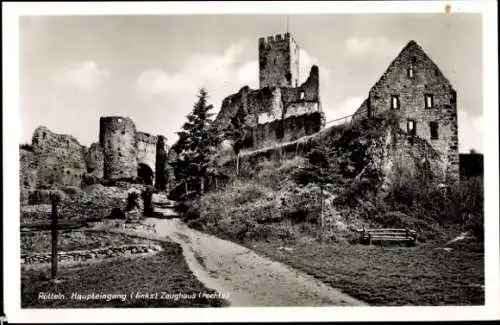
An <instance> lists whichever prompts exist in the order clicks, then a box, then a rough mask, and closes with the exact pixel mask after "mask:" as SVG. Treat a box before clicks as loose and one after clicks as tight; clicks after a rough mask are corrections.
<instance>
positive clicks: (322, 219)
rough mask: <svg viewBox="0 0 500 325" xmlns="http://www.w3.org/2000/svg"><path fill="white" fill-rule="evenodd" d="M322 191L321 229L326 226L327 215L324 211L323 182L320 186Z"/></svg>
mask: <svg viewBox="0 0 500 325" xmlns="http://www.w3.org/2000/svg"><path fill="white" fill-rule="evenodd" d="M320 193H321V229H322V231H323V229H324V227H325V215H324V213H323V184H321V186H320Z"/></svg>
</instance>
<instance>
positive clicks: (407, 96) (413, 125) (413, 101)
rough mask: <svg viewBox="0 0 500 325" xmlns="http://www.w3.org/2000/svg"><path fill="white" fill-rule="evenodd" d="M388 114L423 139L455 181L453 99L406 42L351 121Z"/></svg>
mask: <svg viewBox="0 0 500 325" xmlns="http://www.w3.org/2000/svg"><path fill="white" fill-rule="evenodd" d="M389 110H390V111H392V112H393V113H394V114H395V115H396V116H397V117H398V119H399V125H400V128H401V129H402V130H404V131H406V132H407V135H408V143H409V144H412V141H413V140H412V138H414V137H419V138H421V139H425V140H426V141H428V142H429V144H430V145H431V146H432V147H433V148H434V149H435V150H436V151H437V152H439V153H440V155H441V159H442V161H443V163H442V166H441V167H442V172H443V173H444V174H445V175H446V177H447V178H450V179H457V178H458V177H459V154H458V123H457V95H456V91H455V89H454V88H453V86H452V85H451V84H450V82H449V81H448V79H446V77H445V76H444V75H443V74H442V72H441V70H440V69H439V68H438V66H437V65H436V64H435V63H434V62H433V61H432V60H431V59H430V58H429V57H428V56H427V54H426V53H425V52H424V51H423V49H422V48H421V47H420V46H419V45H418V44H417V43H416V42H415V41H410V42H409V43H408V44H407V45H406V46H405V47H404V48H403V49H402V51H401V52H400V53H399V55H398V56H397V57H396V58H395V59H394V60H393V61H392V63H391V64H390V65H389V67H388V68H387V70H386V71H385V72H384V74H383V75H382V77H381V78H380V79H379V80H378V81H377V82H376V83H375V85H374V86H373V87H372V88H371V89H370V91H369V95H368V98H367V99H366V100H365V101H364V102H363V104H362V105H361V107H360V108H359V109H358V110H357V111H356V113H355V114H354V116H353V119H360V118H365V117H367V116H368V117H370V116H376V115H379V114H381V113H383V112H386V111H389Z"/></svg>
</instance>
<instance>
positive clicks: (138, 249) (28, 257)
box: [21, 244, 163, 264]
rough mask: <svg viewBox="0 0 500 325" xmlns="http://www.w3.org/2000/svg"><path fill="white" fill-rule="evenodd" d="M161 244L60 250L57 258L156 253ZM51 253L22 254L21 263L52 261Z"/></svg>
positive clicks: (99, 257) (103, 257)
mask: <svg viewBox="0 0 500 325" xmlns="http://www.w3.org/2000/svg"><path fill="white" fill-rule="evenodd" d="M162 250H163V248H162V247H161V246H160V245H151V244H150V245H146V244H142V245H123V246H118V247H103V248H95V249H89V250H81V251H69V252H59V253H58V254H57V260H58V262H61V263H65V262H66V263H67V262H85V261H90V260H95V259H105V258H111V257H117V256H122V255H125V256H127V255H134V254H144V253H155V252H159V251H162ZM51 257H52V255H51V253H32V254H23V255H22V256H21V264H43V263H50V262H51Z"/></svg>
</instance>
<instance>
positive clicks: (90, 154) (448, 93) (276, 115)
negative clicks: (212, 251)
mask: <svg viewBox="0 0 500 325" xmlns="http://www.w3.org/2000/svg"><path fill="white" fill-rule="evenodd" d="M258 46H259V89H250V88H249V87H248V86H245V87H243V88H241V89H240V91H239V92H238V93H235V94H232V95H229V96H227V97H226V98H225V99H224V100H223V101H222V105H221V109H220V112H219V113H218V115H217V117H216V119H215V125H217V126H218V127H219V128H220V129H222V130H227V129H229V128H234V129H236V130H240V131H243V137H242V139H236V140H240V148H239V149H243V150H245V151H246V152H247V154H251V153H252V152H253V151H255V150H256V149H262V148H271V147H279V146H290V143H292V144H293V142H294V141H295V140H299V139H301V138H302V137H304V136H307V135H313V137H315V136H316V135H315V134H316V133H318V132H320V131H322V130H323V129H324V126H325V119H324V113H323V111H322V107H321V100H320V92H319V68H318V67H317V66H312V68H311V70H310V72H309V76H308V78H307V79H306V81H305V82H303V83H302V84H299V66H300V58H299V53H300V49H299V46H298V45H297V43H296V42H295V40H294V39H293V38H292V37H291V35H290V34H289V33H286V34H284V35H275V36H269V37H267V38H260V39H259V42H258ZM388 111H391V112H393V113H394V115H395V116H396V117H397V118H398V123H399V129H400V131H403V132H404V134H405V135H404V139H402V138H401V136H400V135H398V136H397V137H396V136H393V137H392V140H391V141H392V142H393V144H396V142H397V148H396V149H394V150H392V151H390V153H388V154H387V158H386V161H387V164H386V165H387V166H388V167H387V168H388V169H390V168H391V167H390V166H393V165H394V163H396V162H397V161H399V162H402V163H403V164H406V163H407V162H408V164H410V163H412V162H411V161H415V157H420V156H422V157H421V158H422V160H423V161H424V162H425V160H426V159H427V160H432V164H433V165H437V166H438V169H440V172H442V174H443V175H445V176H446V177H447V178H449V179H457V178H458V177H459V154H458V125H457V95H456V91H455V90H454V89H453V87H452V85H451V84H450V82H449V81H448V80H447V79H446V78H445V77H444V75H443V74H442V72H441V71H440V69H439V68H438V67H437V65H436V64H435V63H434V62H433V61H432V60H431V59H430V58H429V57H428V56H427V55H426V54H425V52H424V51H423V49H422V48H421V47H420V46H419V45H418V44H417V43H416V42H414V41H410V42H409V43H408V44H407V45H406V46H405V47H404V48H403V49H402V51H401V52H400V53H399V55H398V56H397V57H396V58H395V59H394V61H393V62H392V63H391V64H390V65H389V67H388V68H387V70H386V71H385V73H384V74H383V75H382V77H381V78H380V79H379V80H378V81H377V82H376V83H375V85H374V86H373V87H372V88H371V89H370V91H369V93H368V97H367V98H366V100H365V101H364V102H363V103H362V105H361V106H360V107H359V109H357V111H356V112H355V113H354V115H353V116H352V120H353V121H356V120H360V119H365V118H370V117H374V116H380V115H381V114H383V113H385V112H388ZM327 131H328V130H327ZM323 133H325V132H323ZM327 133H328V132H327ZM232 140H235V139H232ZM396 140H397V141H396ZM429 146H430V148H432V149H433V151H435V152H436V153H437V154H438V156H439V159H436V158H435V154H434V153H433V154H432V155H430V154H429V155H427V154H426V153H429V152H430V151H429V150H428V149H426V148H428V147H429ZM31 147H32V148H31V151H30V150H21V186H22V188H37V187H39V186H40V185H41V184H45V185H49V186H50V185H53V184H58V185H70V186H80V185H81V184H82V180H83V179H84V178H85V177H88V176H92V177H95V178H97V179H99V180H108V181H119V180H132V181H137V182H141V183H144V184H149V185H153V184H154V185H155V187H156V188H157V189H159V190H169V189H170V188H172V186H173V185H174V184H173V183H174V178H175V175H173V169H172V167H171V163H173V162H175V160H176V156H177V154H178V152H177V151H176V150H177V148H176V146H175V145H174V146H172V148H170V150H169V148H168V146H167V144H166V138H165V137H163V136H161V135H158V136H155V135H150V134H148V133H144V132H140V131H138V130H137V129H136V127H135V124H134V122H133V121H132V120H131V119H129V118H126V117H118V116H113V117H101V119H100V131H99V142H98V143H93V144H91V146H90V147H89V148H87V147H84V146H82V145H80V144H79V143H78V141H77V140H76V139H75V138H74V137H72V136H69V135H58V134H54V133H52V132H50V131H49V130H48V129H47V128H45V127H39V128H38V129H37V130H35V132H34V135H33V140H32V146H31ZM239 149H238V150H239ZM295 151H296V150H295ZM431 156H432V157H431Z"/></svg>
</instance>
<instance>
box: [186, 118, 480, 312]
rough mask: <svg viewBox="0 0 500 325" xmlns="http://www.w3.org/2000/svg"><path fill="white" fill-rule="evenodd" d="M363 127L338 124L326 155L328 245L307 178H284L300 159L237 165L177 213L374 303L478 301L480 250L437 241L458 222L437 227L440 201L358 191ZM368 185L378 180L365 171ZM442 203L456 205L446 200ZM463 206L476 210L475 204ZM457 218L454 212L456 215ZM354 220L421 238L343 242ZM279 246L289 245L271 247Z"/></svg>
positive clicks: (372, 136)
mask: <svg viewBox="0 0 500 325" xmlns="http://www.w3.org/2000/svg"><path fill="white" fill-rule="evenodd" d="M368 127H369V126H368ZM368 131H369V132H365V131H363V130H350V131H349V132H346V133H345V134H344V136H343V137H341V138H340V140H339V141H338V146H339V147H338V148H337V149H336V150H337V152H334V156H335V157H334V158H335V159H333V161H336V162H337V166H336V167H337V168H336V171H334V172H336V173H338V172H339V171H340V173H339V174H338V175H339V177H338V179H339V181H340V183H339V184H332V185H333V186H332V187H331V188H332V190H331V191H330V190H329V191H330V192H331V194H333V195H334V196H335V195H336V196H337V197H338V199H332V200H330V201H329V203H328V204H326V211H325V215H326V218H331V219H332V220H333V221H334V222H336V225H335V226H334V227H333V229H332V230H331V231H330V232H329V233H327V234H326V235H327V236H326V238H327V239H328V240H329V242H328V243H324V244H321V243H319V242H318V240H317V238H318V233H320V231H319V228H318V225H317V224H315V223H314V222H312V220H317V218H318V215H319V204H320V203H319V202H320V201H319V199H318V197H317V195H316V194H317V193H316V194H315V192H318V191H317V186H316V188H315V187H314V186H312V187H311V186H309V187H301V186H299V185H297V184H296V183H295V182H294V181H293V180H292V177H291V173H292V172H294V171H295V170H297V168H298V167H300V166H303V165H304V159H302V158H295V159H287V160H283V161H281V162H276V161H273V162H271V161H265V160H264V161H260V162H258V163H256V164H253V165H252V166H250V167H251V168H248V169H246V170H245V169H243V168H242V169H241V170H240V175H239V176H238V177H237V178H235V177H233V179H232V180H231V181H230V182H229V184H228V185H227V186H226V187H225V188H223V189H219V190H218V191H217V192H212V193H207V194H206V195H204V196H203V197H202V198H201V200H199V201H198V202H197V203H196V204H195V205H194V207H193V208H192V209H191V211H190V212H189V213H188V214H187V219H190V220H189V224H190V225H191V226H194V227H196V228H198V229H201V230H204V231H207V232H210V233H212V234H215V235H217V236H220V237H223V238H225V239H229V240H233V241H236V242H238V243H240V244H243V245H247V246H248V247H250V248H253V249H255V250H256V251H258V252H260V253H262V254H264V255H267V256H269V257H270V258H272V259H275V260H278V261H281V262H284V263H285V264H288V265H291V266H293V267H296V268H297V269H300V270H302V271H304V272H307V273H309V274H311V275H313V276H315V277H317V278H318V279H320V280H322V281H324V282H326V283H329V284H331V285H332V286H333V287H338V288H341V289H342V290H344V291H345V292H347V293H348V294H351V295H352V296H354V297H356V298H359V299H361V300H365V301H367V302H369V303H371V304H374V305H406V304H413V305H446V304H447V305H475V304H483V303H484V292H483V290H482V288H481V285H482V284H484V252H483V250H482V249H481V248H479V249H476V248H477V246H478V244H477V243H472V244H471V245H463V246H462V247H459V248H456V249H453V250H451V251H446V250H443V249H442V248H443V247H445V246H444V245H445V244H444V243H445V242H446V240H448V239H449V238H450V237H451V236H453V233H454V232H456V231H460V230H461V229H458V228H460V227H462V226H463V225H462V224H459V223H456V224H455V225H450V224H448V225H446V227H447V228H446V227H445V225H444V224H442V222H441V221H442V220H439V218H441V217H442V216H443V213H442V212H443V211H442V209H441V208H440V207H437V206H436V207H430V208H429V207H428V206H425V205H422V204H421V203H420V202H414V203H412V205H411V206H410V205H409V204H408V203H406V202H404V201H399V202H395V201H390V200H393V199H391V198H390V200H389V201H377V197H376V196H373V195H370V192H369V189H368V190H365V189H363V184H358V183H356V182H352V180H353V178H355V176H356V175H358V174H359V173H360V171H361V170H363V169H364V166H366V165H367V164H368V163H369V162H370V161H371V160H370V159H371V157H370V156H369V155H366V152H367V150H369V149H370V148H369V145H370V143H371V142H372V141H377V139H379V134H378V131H377V128H372V129H370V130H368ZM345 148H348V149H345ZM350 152H354V153H355V155H353V154H351V153H350ZM372 166H373V165H372ZM346 171H347V172H346ZM365 171H366V170H365ZM365 175H367V174H366V173H365ZM368 175H369V174H368ZM365 177H366V176H365ZM368 177H369V176H368ZM369 180H370V179H369ZM370 184H378V183H377V180H376V179H374V180H370ZM406 184H408V185H407V187H409V188H407V189H406V190H407V192H406V194H408V195H409V196H412V195H414V194H415V193H414V191H422V187H419V184H416V183H415V184H409V183H405V182H403V186H405V185H406ZM476 188H477V187H471V188H469V189H467V190H461V193H462V194H464V195H463V196H464V198H463V199H462V200H458V201H462V202H464V201H468V200H469V199H468V198H469V197H472V196H471V195H469V194H470V193H469V192H471V191H473V192H476V190H475V189H476ZM402 189H403V190H405V188H402ZM402 189H400V188H398V189H396V191H398V192H400V191H401V190H402ZM458 190H460V189H458ZM412 191H413V192H412ZM467 191H469V192H467ZM434 194H435V193H429V197H432V196H433V195H434ZM457 194H460V193H457ZM454 196H456V195H454ZM415 197H416V196H415ZM282 198H285V200H284V201H283V200H282ZM419 198H421V200H422V202H426V203H433V202H434V201H435V200H428V197H425V196H424V195H420V196H419ZM339 199H340V200H339ZM327 200H328V198H327ZM349 201H351V202H349ZM471 201H473V200H472V199H471ZM459 203H460V202H459ZM450 204H451V205H453V204H455V207H456V208H460V209H461V208H463V205H457V204H456V202H451V203H450ZM427 205H428V204H427ZM447 209H448V208H447ZM458 210H459V209H458ZM458 210H457V211H458ZM469 210H470V211H471V212H474V213H476V212H477V211H479V210H478V209H477V206H476V205H475V204H471V209H469ZM476 210H477V211H476ZM459 212H461V213H464V211H463V210H460V211H459ZM448 214H450V213H448ZM304 217H305V218H308V219H306V220H305V219H304ZM457 217H458V218H457V219H458V220H459V218H460V216H459V215H458V216H457ZM360 225H367V226H372V227H397V228H401V227H402V228H404V227H410V228H412V229H417V230H418V231H419V237H420V238H421V240H427V244H425V245H423V244H420V245H418V246H417V247H413V248H406V247H392V248H389V247H385V248H381V247H366V246H361V245H346V244H345V243H346V242H351V241H352V240H353V239H356V238H357V237H355V234H354V233H353V232H352V231H350V226H354V227H359V226H360ZM353 236H354V237H353ZM342 243H344V244H342ZM280 246H287V247H291V248H293V250H291V251H283V250H278V248H279V247H280Z"/></svg>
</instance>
